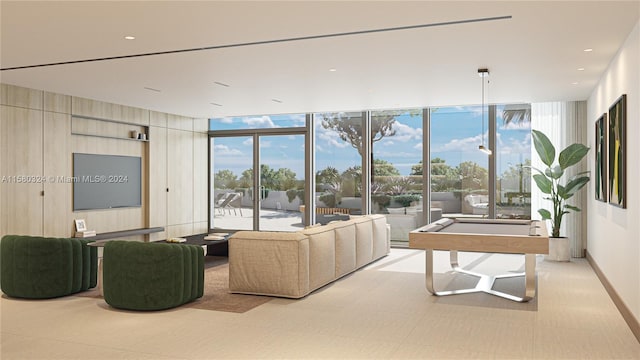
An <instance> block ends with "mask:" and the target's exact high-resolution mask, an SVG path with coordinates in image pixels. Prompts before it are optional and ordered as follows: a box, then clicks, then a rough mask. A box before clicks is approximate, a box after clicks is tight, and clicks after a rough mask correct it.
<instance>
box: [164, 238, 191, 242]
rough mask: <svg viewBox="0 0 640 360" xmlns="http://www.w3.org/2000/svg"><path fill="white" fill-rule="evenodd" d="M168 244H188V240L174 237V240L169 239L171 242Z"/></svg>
mask: <svg viewBox="0 0 640 360" xmlns="http://www.w3.org/2000/svg"><path fill="white" fill-rule="evenodd" d="M167 242H171V243H183V242H187V239H185V238H178V237H174V238H169V240H167Z"/></svg>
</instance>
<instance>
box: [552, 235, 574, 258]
mask: <svg viewBox="0 0 640 360" xmlns="http://www.w3.org/2000/svg"><path fill="white" fill-rule="evenodd" d="M570 245H571V242H570V241H569V238H568V237H559V238H556V237H549V255H547V257H546V259H547V260H550V261H569V259H570V258H571V246H570Z"/></svg>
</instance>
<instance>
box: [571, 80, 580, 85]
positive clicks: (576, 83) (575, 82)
mask: <svg viewBox="0 0 640 360" xmlns="http://www.w3.org/2000/svg"><path fill="white" fill-rule="evenodd" d="M578 84H579V82H577V81H574V82H572V83H571V85H578Z"/></svg>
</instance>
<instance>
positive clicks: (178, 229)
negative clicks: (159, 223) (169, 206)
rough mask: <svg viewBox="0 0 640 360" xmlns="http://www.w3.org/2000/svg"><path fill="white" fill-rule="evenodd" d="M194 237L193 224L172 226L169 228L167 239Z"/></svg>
mask: <svg viewBox="0 0 640 360" xmlns="http://www.w3.org/2000/svg"><path fill="white" fill-rule="evenodd" d="M189 235H193V224H191V223H189V224H180V225H171V226H168V227H167V238H172V237H182V236H189Z"/></svg>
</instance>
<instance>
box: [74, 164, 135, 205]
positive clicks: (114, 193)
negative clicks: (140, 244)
mask: <svg viewBox="0 0 640 360" xmlns="http://www.w3.org/2000/svg"><path fill="white" fill-rule="evenodd" d="M140 206H142V158H140V157H136V156H120V155H99V154H82V153H74V154H73V210H74V211H77V210H98V209H114V208H125V207H140Z"/></svg>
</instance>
